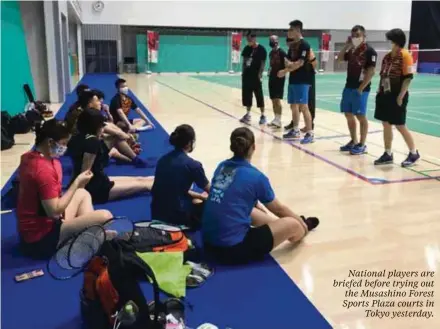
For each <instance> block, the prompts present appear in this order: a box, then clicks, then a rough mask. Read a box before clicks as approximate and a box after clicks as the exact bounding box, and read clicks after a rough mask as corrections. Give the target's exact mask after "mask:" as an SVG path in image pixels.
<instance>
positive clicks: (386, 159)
mask: <svg viewBox="0 0 440 329" xmlns="http://www.w3.org/2000/svg"><path fill="white" fill-rule="evenodd" d="M393 161H394V158H393V155H392V154H391V155H389V154H388V153H387V152H384V154H382V156H381V157H380V158H379V159H377V160H374V165H375V166H380V165H384V164H390V163H393Z"/></svg>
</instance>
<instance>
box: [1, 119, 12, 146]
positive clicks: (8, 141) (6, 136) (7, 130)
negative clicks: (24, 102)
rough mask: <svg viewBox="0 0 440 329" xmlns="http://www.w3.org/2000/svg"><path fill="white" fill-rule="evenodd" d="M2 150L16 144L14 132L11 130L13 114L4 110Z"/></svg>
mask: <svg viewBox="0 0 440 329" xmlns="http://www.w3.org/2000/svg"><path fill="white" fill-rule="evenodd" d="M1 114H2V118H1V119H2V124H1V128H2V151H3V150H7V149H10V148H11V147H12V146H14V144H15V139H14V133H13V131H12V130H11V116H10V115H9V113H8V112H6V111H2V113H1Z"/></svg>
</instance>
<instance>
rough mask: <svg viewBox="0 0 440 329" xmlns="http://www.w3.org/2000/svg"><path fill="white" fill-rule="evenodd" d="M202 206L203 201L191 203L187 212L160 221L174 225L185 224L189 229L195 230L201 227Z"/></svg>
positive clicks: (203, 205)
mask: <svg viewBox="0 0 440 329" xmlns="http://www.w3.org/2000/svg"><path fill="white" fill-rule="evenodd" d="M204 207H205V202H199V203H193V204H192V205H191V209H190V211H189V212H188V213H187V214H183V215H180V216H178V217H177V216H174V217H175V218H169V219H168V220H162V221H164V222H166V223H170V224H174V225H185V226H188V227H189V228H190V230H191V231H196V230H199V229H200V227H201V223H202V216H203V209H204Z"/></svg>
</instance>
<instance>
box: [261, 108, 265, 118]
mask: <svg viewBox="0 0 440 329" xmlns="http://www.w3.org/2000/svg"><path fill="white" fill-rule="evenodd" d="M260 110H261V116H262V117H264V107H263V108H261V109H260Z"/></svg>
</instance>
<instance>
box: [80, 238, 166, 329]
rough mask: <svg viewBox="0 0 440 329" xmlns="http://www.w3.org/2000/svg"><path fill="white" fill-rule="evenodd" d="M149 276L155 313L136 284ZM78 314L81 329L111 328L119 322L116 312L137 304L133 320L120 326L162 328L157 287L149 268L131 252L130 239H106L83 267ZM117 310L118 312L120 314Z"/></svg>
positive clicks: (138, 328) (147, 328)
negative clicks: (130, 304) (128, 240)
mask: <svg viewBox="0 0 440 329" xmlns="http://www.w3.org/2000/svg"><path fill="white" fill-rule="evenodd" d="M141 277H143V278H145V277H148V278H149V279H150V281H151V284H152V286H153V292H154V305H155V306H156V307H155V308H154V311H153V312H154V315H153V314H150V310H149V307H148V304H147V301H146V299H145V296H144V294H143V292H142V290H141V288H140V286H139V280H140V278H141ZM80 298H81V316H82V320H83V328H84V329H89V328H90V329H111V328H113V327H114V326H116V325H117V324H119V323H115V322H118V321H119V320H118V319H119V318H118V315H116V314H117V313H118V312H119V311H120V310H121V309H123V307H124V305H126V304H127V303H129V302H132V303H134V304H135V305H136V313H137V314H136V321H135V322H134V323H130V324H129V325H127V324H126V323H124V322H121V323H120V324H119V328H120V329H128V328H130V329H163V328H164V324H163V323H161V321H160V319H159V313H161V312H163V310H162V309H163V304H162V303H161V301H160V300H159V287H158V284H157V281H156V277H155V276H154V273H153V271H152V269H151V268H150V267H149V266H148V265H147V264H146V263H145V262H143V261H142V260H141V259H140V258H139V257H138V256H137V255H136V254H135V252H134V249H133V247H132V246H131V245H130V243H129V242H126V241H121V240H112V241H105V242H104V244H103V245H102V247H101V250H100V252H99V254H98V255H97V256H95V257H94V258H93V259H92V260H91V261H90V262H89V264H88V266H87V268H86V269H85V271H84V284H83V287H82V289H81V293H80ZM122 313H123V312H120V313H119V314H122Z"/></svg>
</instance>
